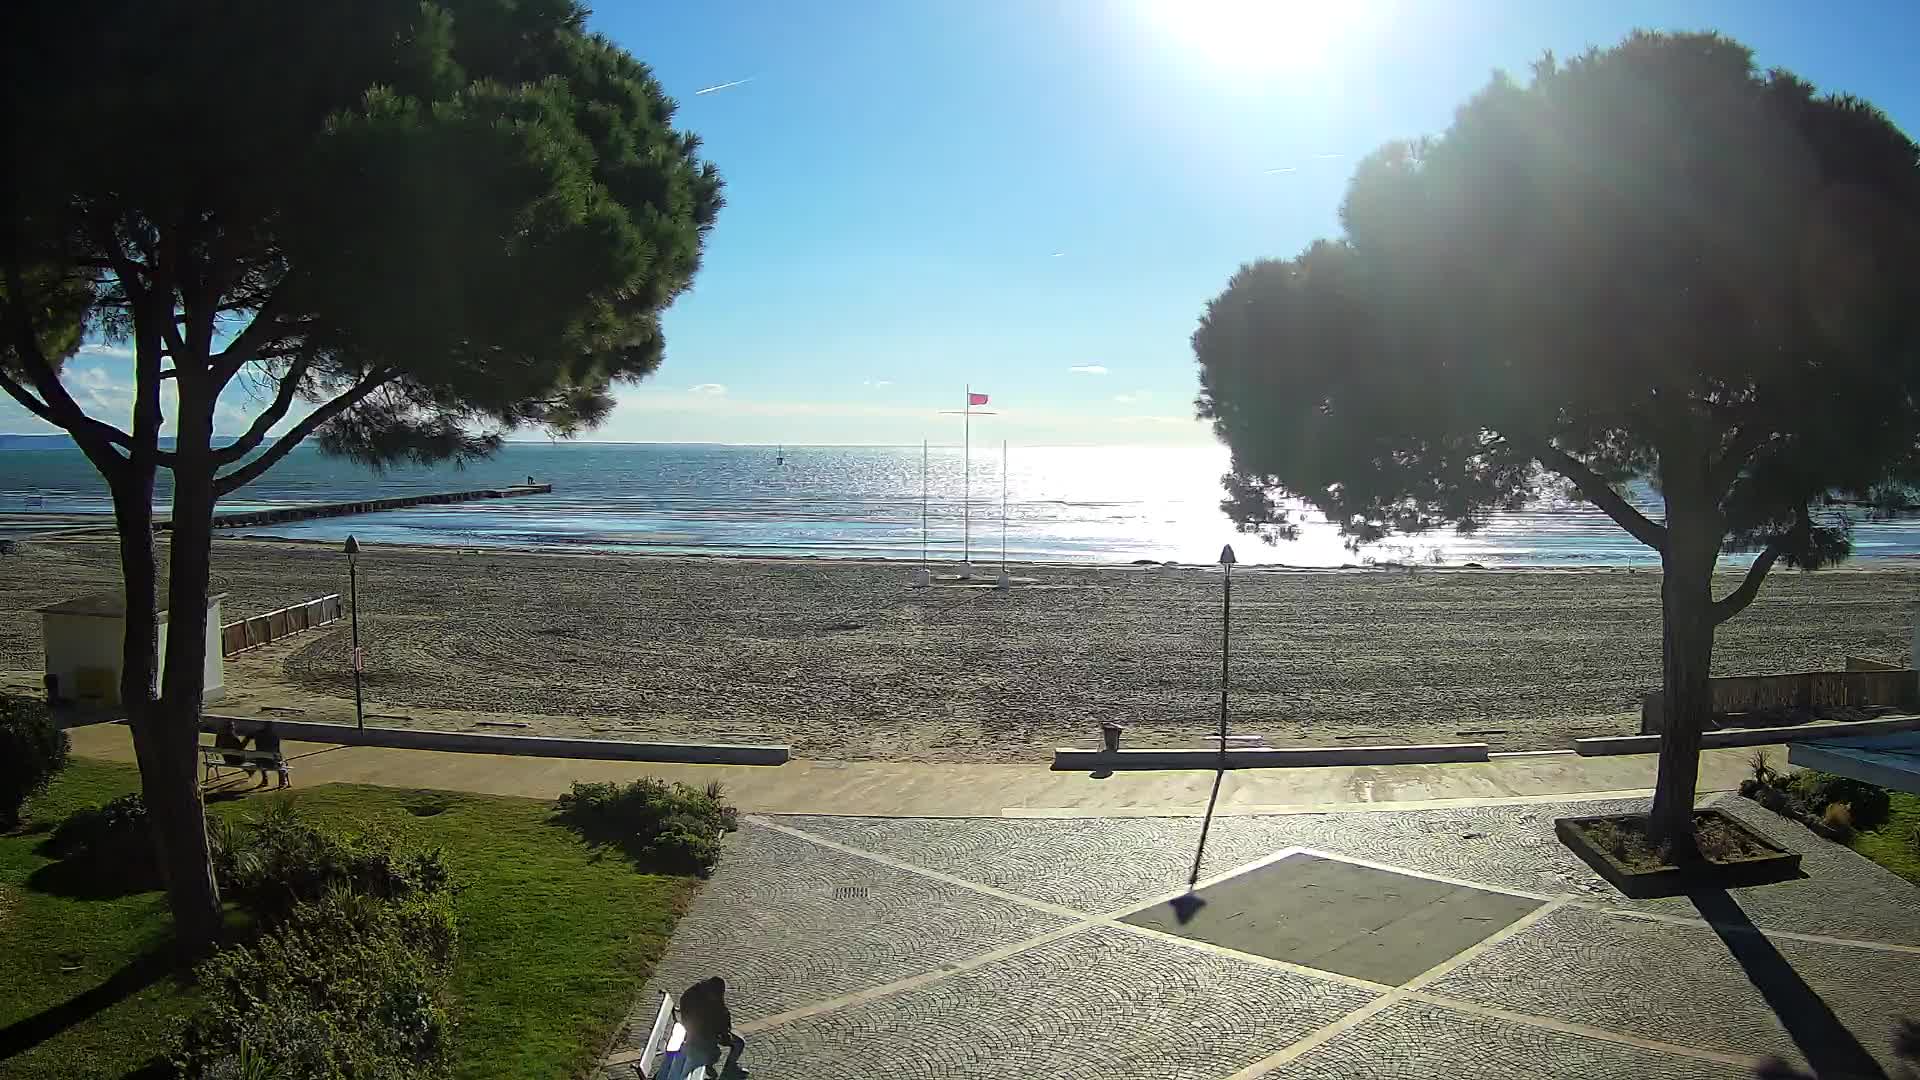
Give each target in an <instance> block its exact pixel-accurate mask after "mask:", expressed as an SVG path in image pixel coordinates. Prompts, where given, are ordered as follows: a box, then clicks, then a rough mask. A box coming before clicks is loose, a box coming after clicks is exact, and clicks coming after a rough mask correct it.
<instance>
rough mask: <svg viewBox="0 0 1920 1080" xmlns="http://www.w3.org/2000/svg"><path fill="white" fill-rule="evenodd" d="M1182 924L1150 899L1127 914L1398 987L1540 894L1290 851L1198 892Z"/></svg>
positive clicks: (1522, 910) (1158, 926)
mask: <svg viewBox="0 0 1920 1080" xmlns="http://www.w3.org/2000/svg"><path fill="white" fill-rule="evenodd" d="M1199 896H1200V898H1201V899H1202V900H1203V901H1205V905H1204V906H1203V907H1201V908H1200V909H1199V910H1198V911H1197V912H1195V913H1194V914H1193V918H1192V919H1191V920H1190V921H1189V922H1187V923H1185V924H1182V923H1180V922H1179V920H1178V918H1177V916H1176V913H1175V912H1174V910H1173V909H1172V907H1171V906H1170V905H1167V904H1156V905H1154V906H1153V907H1150V908H1148V909H1146V910H1145V911H1140V912H1135V913H1134V914H1132V915H1129V916H1127V919H1126V921H1127V922H1130V923H1133V924H1135V925H1137V926H1145V927H1150V928H1152V929H1155V930H1159V931H1161V932H1163V933H1168V934H1174V935H1177V936H1179V937H1185V938H1194V939H1197V940H1200V941H1206V942H1211V943H1212V944H1215V945H1219V946H1222V947H1224V948H1229V949H1234V950H1236V951H1238V952H1244V953H1254V954H1256V955H1259V956H1267V957H1271V958H1273V959H1275V960H1285V961H1287V962H1289V963H1293V964H1302V965H1305V966H1307V967H1313V968H1319V969H1320V970H1322V971H1337V972H1339V973H1340V974H1342V975H1351V976H1353V977H1354V978H1357V979H1366V980H1368V981H1369V982H1377V983H1384V984H1386V985H1388V986H1398V985H1400V984H1401V983H1404V982H1408V981H1410V980H1412V979H1413V978H1414V977H1415V976H1417V975H1419V974H1421V973H1422V972H1424V971H1426V970H1427V969H1429V968H1431V967H1433V966H1434V965H1436V964H1439V963H1440V962H1442V961H1444V960H1447V959H1449V958H1450V957H1452V956H1453V955H1454V954H1456V953H1458V952H1460V951H1461V950H1463V949H1467V948H1469V947H1471V946H1474V945H1477V944H1479V943H1480V942H1482V941H1484V940H1486V939H1487V938H1488V937H1490V936H1492V935H1493V934H1495V933H1497V932H1499V931H1500V930H1501V929H1502V928H1503V927H1505V926H1507V925H1508V924H1509V923H1512V922H1513V921H1514V920H1516V919H1519V918H1521V917H1522V916H1524V915H1526V914H1527V913H1528V912H1530V911H1532V910H1534V909H1535V908H1537V907H1539V906H1540V905H1541V903H1542V901H1539V900H1529V899H1526V898H1525V897H1519V896H1511V895H1508V894H1506V893H1495V892H1487V891H1486V890H1484V889H1473V888H1468V887H1466V886H1461V885H1449V884H1446V883H1444V882H1439V881H1433V880H1431V879H1429V878H1419V877H1410V876H1408V875H1406V874H1396V873H1394V872H1392V871H1390V870H1377V869H1374V868H1373V867H1370V866H1361V865H1359V864H1357V863H1350V862H1344V861H1342V860H1339V859H1322V858H1317V857H1315V856H1312V855H1300V854H1296V855H1289V856H1287V857H1286V858H1284V859H1280V860H1278V861H1276V862H1271V863H1268V864H1267V865H1265V866H1262V867H1260V868H1258V869H1256V870H1250V871H1248V872H1246V873H1244V874H1240V875H1238V876H1235V877H1231V878H1228V879H1227V880H1225V881H1222V882H1217V883H1215V884H1213V885H1209V886H1207V887H1206V888H1203V889H1201V890H1200V892H1199Z"/></svg>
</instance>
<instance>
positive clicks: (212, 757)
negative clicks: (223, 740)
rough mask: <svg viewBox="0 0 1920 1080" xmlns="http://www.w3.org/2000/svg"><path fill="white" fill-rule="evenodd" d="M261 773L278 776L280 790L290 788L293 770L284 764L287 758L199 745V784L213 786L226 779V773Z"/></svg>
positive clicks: (266, 752) (272, 752) (273, 753)
mask: <svg viewBox="0 0 1920 1080" xmlns="http://www.w3.org/2000/svg"><path fill="white" fill-rule="evenodd" d="M256 769H257V770H259V771H260V772H261V773H263V774H264V773H265V772H266V771H267V770H268V769H272V770H273V771H274V772H276V773H279V774H280V784H281V786H282V787H290V786H292V784H293V766H291V765H288V764H287V755H286V753H285V752H284V751H279V750H235V749H231V748H229V747H225V746H208V745H206V744H205V743H202V744H200V784H201V786H202V787H205V786H206V785H208V784H217V783H219V782H220V781H221V780H223V779H225V778H226V770H234V771H237V772H241V773H244V774H246V775H248V776H252V775H253V773H254V771H255V770H256Z"/></svg>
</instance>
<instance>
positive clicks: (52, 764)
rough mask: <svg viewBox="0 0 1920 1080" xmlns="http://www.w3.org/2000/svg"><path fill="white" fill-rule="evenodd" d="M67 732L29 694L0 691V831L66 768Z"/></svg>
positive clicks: (15, 823) (15, 820)
mask: <svg viewBox="0 0 1920 1080" xmlns="http://www.w3.org/2000/svg"><path fill="white" fill-rule="evenodd" d="M67 744H68V740H67V733H66V732H64V731H62V730H60V728H59V726H58V725H56V724H55V723H54V722H53V717H52V716H51V715H50V714H48V712H47V707H46V706H45V705H43V704H41V703H40V702H38V701H35V700H34V699H32V698H25V697H14V696H10V695H0V831H5V830H11V829H13V828H15V827H17V826H18V825H19V824H20V808H21V807H23V806H25V805H26V803H27V800H28V799H29V798H31V797H33V796H34V795H37V794H39V793H40V792H41V791H42V790H43V789H44V788H46V786H47V781H48V780H51V779H53V774H54V773H57V772H59V771H60V770H61V769H64V768H66V765H67Z"/></svg>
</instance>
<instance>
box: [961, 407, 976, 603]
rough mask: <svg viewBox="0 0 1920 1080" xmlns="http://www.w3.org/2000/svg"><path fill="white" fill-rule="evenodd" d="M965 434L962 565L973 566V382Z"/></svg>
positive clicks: (962, 464)
mask: <svg viewBox="0 0 1920 1080" xmlns="http://www.w3.org/2000/svg"><path fill="white" fill-rule="evenodd" d="M962 412H963V413H964V414H965V416H966V419H965V420H964V421H962V422H961V423H962V425H963V427H964V429H965V432H966V434H965V436H964V437H963V441H962V443H961V447H960V513H961V519H960V542H961V546H962V547H963V548H964V549H965V550H964V552H963V553H962V555H961V559H962V560H963V561H962V562H961V564H960V565H961V566H962V567H963V568H969V569H970V568H971V567H972V566H973V384H972V383H968V384H967V407H966V408H965V409H964V410H962Z"/></svg>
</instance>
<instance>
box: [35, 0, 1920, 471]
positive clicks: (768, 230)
mask: <svg viewBox="0 0 1920 1080" xmlns="http://www.w3.org/2000/svg"><path fill="white" fill-rule="evenodd" d="M590 26H591V27H592V28H593V29H595V30H597V31H599V32H601V33H604V34H606V35H607V36H609V37H611V38H612V39H613V40H614V41H615V42H617V43H618V44H620V45H621V46H623V47H625V48H627V49H628V50H630V51H632V52H633V53H634V54H635V55H637V56H638V57H640V58H641V59H642V60H644V61H645V62H647V63H648V64H649V65H651V66H652V68H653V70H654V72H655V74H656V75H657V76H658V77H659V79H660V81H661V82H662V84H663V85H664V86H665V87H666V88H667V91H668V93H669V94H671V95H672V96H673V97H675V98H676V99H677V100H678V101H679V103H680V111H679V114H678V118H677V120H678V123H679V125H680V126H682V127H683V128H687V129H690V130H693V131H696V132H698V133H699V135H700V136H701V138H702V139H703V140H704V152H705V154H706V155H707V156H708V157H709V158H710V159H711V160H712V161H714V162H716V163H717V164H718V166H719V168H720V170H721V172H722V174H723V176H724V177H725V180H726V184H727V187H726V198H727V207H726V209H725V210H723V211H722V212H721V215H720V220H719V223H718V225H717V226H716V227H715V229H714V231H713V233H712V236H711V238H710V240H709V244H708V248H707V253H706V258H705V264H704V268H703V269H702V271H701V273H700V275H699V277H698V279H697V280H696V282H695V285H694V288H693V290H692V291H691V292H690V293H689V294H687V295H685V296H683V297H682V298H681V299H680V300H679V301H678V302H677V303H676V304H675V305H674V307H673V309H672V310H671V311H670V312H669V313H668V314H667V316H666V333H667V342H668V345H667V359H666V362H665V364H664V365H663V366H662V367H661V369H660V371H659V373H658V374H657V375H655V376H654V377H653V378H651V379H649V380H648V381H647V382H645V383H643V384H641V385H639V386H633V387H624V388H622V390H621V393H620V404H619V407H618V408H617V409H616V410H615V412H614V413H613V415H612V417H611V418H610V419H609V421H608V422H607V423H606V424H605V425H604V426H603V427H602V428H600V429H599V430H598V431H596V432H594V433H592V434H591V435H589V436H587V437H588V438H593V439H602V440H614V441H667V442H732V443H774V442H786V443H790V444H803V443H890V444H906V443H916V442H919V441H920V440H921V439H923V438H930V439H932V440H933V441H934V442H936V443H953V442H957V441H958V437H959V431H958V427H959V424H958V418H957V417H950V416H943V415H940V413H941V411H942V410H950V409H958V408H960V407H961V405H962V394H963V392H964V388H965V387H967V386H969V385H970V386H971V387H972V388H973V389H974V390H975V391H978V392H983V393H987V394H989V395H990V397H991V404H990V405H989V408H990V409H992V410H993V411H994V412H995V413H996V415H995V416H993V417H990V418H984V419H981V420H978V421H975V432H974V433H975V436H976V438H979V439H983V440H989V441H995V440H999V439H1002V438H1004V439H1008V440H1010V441H1012V442H1013V443H1015V444H1016V445H1075V444H1078V445H1183V446H1192V445H1207V444H1209V443H1211V442H1212V435H1211V433H1210V432H1209V430H1208V429H1207V427H1206V426H1205V425H1203V424H1201V423H1199V422H1197V421H1195V420H1194V419H1193V404H1192V402H1193V397H1194V394H1195V391H1196V388H1197V383H1196V377H1195V369H1194V364H1193V359H1192V355H1191V352H1190V350H1189V347H1188V337H1189V336H1190V335H1191V333H1192V332H1193V329H1194V326H1195V323H1196V320H1197V319H1198V317H1199V314H1200V312H1201V310H1202V309H1203V307H1204V306H1205V304H1206V301H1207V300H1208V299H1209V298H1211V297H1212V296H1214V295H1215V294H1217V293H1218V292H1219V291H1220V290H1221V289H1222V288H1224V286H1225V285H1226V282H1227V279H1228V277H1229V276H1230V275H1231V274H1232V273H1233V272H1234V270H1235V269H1236V268H1237V267H1239V266H1240V265H1241V264H1243V263H1245V262H1247V261H1249V260H1252V259H1255V258H1259V257H1262V256H1287V255H1292V254H1294V253H1296V252H1297V251H1299V250H1300V249H1301V248H1302V247H1304V246H1305V245H1306V244H1308V243H1309V242H1311V241H1312V240H1313V239H1315V238H1316V237H1321V236H1331V235H1334V234H1335V233H1336V231H1337V224H1336V218H1335V213H1336V209H1337V207H1338V205H1339V202H1340V198H1341V194H1342V191H1343V189H1344V185H1345V183H1346V180H1347V178H1348V177H1349V175H1350V174H1351V172H1352V169H1353V167H1354V165H1355V164H1356V163H1357V162H1358V161H1359V159H1360V158H1361V157H1363V156H1364V155H1366V154H1367V153H1368V152H1370V151H1371V150H1372V149H1374V148H1375V147H1377V146H1379V145H1380V144H1381V143H1383V142H1385V141H1387V140H1390V139H1395V138H1402V137H1408V136H1415V135H1421V134H1431V133H1437V132H1439V131H1441V130H1443V129H1444V128H1445V127H1446V125H1447V123H1448V121H1449V119H1450V117H1451V114H1452V111H1453V109H1454V108H1455V107H1456V106H1457V105H1458V104H1459V103H1461V102H1462V101H1464V100H1465V99H1466V98H1467V97H1468V96H1469V95H1471V94H1472V93H1473V92H1474V91H1475V90H1477V89H1478V88H1479V87H1480V86H1482V85H1484V83H1485V82H1486V80H1487V78H1488V76H1489V75H1490V73H1491V72H1493V71H1494V70H1495V69H1505V70H1509V71H1513V72H1519V73H1524V71H1525V70H1526V67H1527V65H1528V64H1529V63H1531V62H1532V61H1533V60H1534V59H1535V58H1537V57H1538V56H1539V55H1540V54H1541V53H1542V52H1543V51H1545V50H1553V51H1554V52H1556V53H1558V54H1560V55H1567V54H1571V53H1575V52H1578V51H1581V50H1583V49H1585V48H1586V47H1588V46H1590V45H1602V46H1604V45H1608V44H1611V43H1614V42H1617V41H1618V40H1619V39H1620V38H1621V37H1623V36H1624V35H1625V34H1626V33H1627V32H1628V31H1630V30H1632V29H1634V28H1636V27H1642V28H1649V29H1673V30H1701V29H1712V30H1719V31H1721V32H1723V33H1726V34H1728V35H1730V36H1732V37H1734V38H1737V39H1739V40H1741V41H1743V42H1745V43H1746V44H1748V45H1750V46H1752V47H1753V48H1754V50H1755V52H1756V54H1757V59H1758V62H1759V63H1760V64H1761V65H1762V66H1763V67H1774V66H1780V67H1786V68H1789V69H1791V70H1793V71H1795V72H1796V73H1798V74H1799V75H1801V76H1802V77H1803V78H1806V79H1809V80H1810V81H1812V82H1813V83H1814V84H1815V85H1817V86H1819V87H1820V88H1822V89H1824V90H1834V91H1844V92H1849V93H1853V94H1855V95H1858V96H1860V97H1864V98H1866V99H1867V100H1869V101H1872V102H1874V103H1875V104H1877V105H1879V106H1880V107H1881V108H1882V109H1884V110H1885V111H1886V112H1887V113H1888V114H1889V115H1891V116H1892V117H1893V119H1894V120H1895V121H1896V122H1898V123H1900V124H1901V125H1902V126H1903V127H1905V128H1906V129H1907V131H1908V132H1909V133H1915V132H1917V131H1920V127H1916V125H1920V80H1915V79H1913V78H1912V77H1911V74H1910V67H1909V65H1910V63H1911V50H1912V46H1913V43H1914V42H1915V41H1920V4H1915V3H1913V2H1911V0H1890V2H1887V3H1866V2H1858V0H1854V2H1849V0H1838V2H1835V3H1830V4H1826V5H1821V6H1819V7H1817V8H1816V7H1815V6H1813V5H1807V4H1804V3H1800V2H1797V0H1737V2H1699V3H1681V2H1668V3H1651V2H1644V0H1609V2H1608V3H1605V4H1596V3H1591V2H1587V0H1577V2H1576V0H1333V2H1329V0H965V2H961V0H910V2H906V3H902V2H899V0H872V2H867V0H810V2H807V3H793V2H791V0H684V2H668V0H657V2H648V3H644V4H641V3H631V2H625V0H607V2H605V3H603V4H602V5H601V10H600V11H598V12H597V13H596V14H595V15H594V16H593V18H592V20H591V21H590ZM88 349H89V351H88V352H85V353H83V354H82V355H81V356H79V357H76V358H75V360H74V361H73V362H72V363H71V365H70V366H69V369H68V374H67V379H68V381H69V382H70V383H72V384H74V385H75V387H76V389H77V391H78V392H80V394H81V396H82V398H83V400H84V401H85V402H87V403H89V404H90V405H92V406H95V407H97V408H99V409H102V410H105V411H103V412H100V413H99V415H101V416H102V417H103V418H107V419H114V420H121V421H123V418H124V416H125V412H124V409H125V408H126V403H127V402H130V400H131V394H130V392H129V388H128V387H127V385H126V384H127V382H128V380H129V377H130V368H129V365H128V363H127V361H126V359H125V354H124V352H123V351H120V350H117V349H116V348H115V347H114V346H113V345H111V344H110V343H95V344H93V345H91V346H89V347H88ZM263 405H264V396H263V395H256V394H252V393H249V392H248V391H247V389H246V388H238V389H236V390H234V391H231V392H230V393H229V394H228V395H227V397H226V398H225V399H224V400H223V402H222V406H223V407H222V412H221V415H220V418H219V426H220V428H221V430H223V431H229V432H231V431H234V430H236V429H237V428H238V427H241V426H243V425H244V423H245V422H246V419H247V417H248V416H249V415H251V414H252V413H255V412H257V411H258V410H259V409H260V408H261V407H262V406H263ZM33 430H44V428H42V427H41V426H40V425H38V424H36V423H35V422H33V421H32V418H31V417H28V416H26V415H25V414H24V412H22V411H21V410H20V409H18V408H17V407H15V406H14V405H13V403H12V402H10V401H6V402H4V403H0V431H33Z"/></svg>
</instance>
